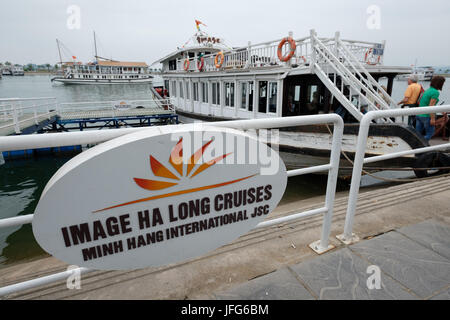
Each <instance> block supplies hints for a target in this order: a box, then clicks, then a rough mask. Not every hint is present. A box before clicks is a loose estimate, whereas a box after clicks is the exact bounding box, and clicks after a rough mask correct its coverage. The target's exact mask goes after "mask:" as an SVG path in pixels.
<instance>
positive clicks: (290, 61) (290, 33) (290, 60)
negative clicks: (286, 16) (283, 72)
mask: <svg viewBox="0 0 450 320" xmlns="http://www.w3.org/2000/svg"><path fill="white" fill-rule="evenodd" d="M288 35H289V38H291V39H294V32H292V31H289V33H288ZM293 57H295V54H294V56H293ZM286 64H287V65H288V66H289V67H291V66H292V58H291V59H289V61H288V62H287V63H286Z"/></svg>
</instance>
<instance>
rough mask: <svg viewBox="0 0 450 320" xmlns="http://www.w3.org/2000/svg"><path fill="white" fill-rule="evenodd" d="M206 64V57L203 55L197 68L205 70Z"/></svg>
mask: <svg viewBox="0 0 450 320" xmlns="http://www.w3.org/2000/svg"><path fill="white" fill-rule="evenodd" d="M204 66H205V59H204V58H203V57H201V58H200V59H199V60H198V61H197V69H198V70H199V71H202V70H203V67H204Z"/></svg>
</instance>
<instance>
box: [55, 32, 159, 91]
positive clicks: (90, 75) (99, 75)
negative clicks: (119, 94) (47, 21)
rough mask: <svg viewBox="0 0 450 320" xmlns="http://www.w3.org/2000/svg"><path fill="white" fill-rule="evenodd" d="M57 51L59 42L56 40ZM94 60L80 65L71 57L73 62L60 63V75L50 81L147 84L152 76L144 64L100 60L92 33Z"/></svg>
mask: <svg viewBox="0 0 450 320" xmlns="http://www.w3.org/2000/svg"><path fill="white" fill-rule="evenodd" d="M56 43H57V45H58V51H59V53H60V52H61V51H60V42H59V40H56ZM94 44H95V57H94V58H95V60H94V62H90V63H84V64H83V63H81V62H79V61H77V60H76V56H72V59H73V61H70V62H62V58H61V53H60V65H61V68H62V70H63V72H62V75H58V76H56V77H53V78H52V79H51V81H57V82H61V83H63V84H149V83H152V81H153V76H152V75H151V74H150V73H149V70H148V65H147V64H146V63H145V62H130V61H116V60H112V59H107V58H102V57H99V56H98V55H97V45H96V40H95V33H94Z"/></svg>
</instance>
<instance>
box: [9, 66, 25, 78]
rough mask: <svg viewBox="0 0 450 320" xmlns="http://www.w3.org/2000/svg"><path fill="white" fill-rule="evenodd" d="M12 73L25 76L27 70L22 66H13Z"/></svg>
mask: <svg viewBox="0 0 450 320" xmlns="http://www.w3.org/2000/svg"><path fill="white" fill-rule="evenodd" d="M11 74H12V75H13V76H23V75H25V72H24V71H23V67H22V66H13V67H12V68H11Z"/></svg>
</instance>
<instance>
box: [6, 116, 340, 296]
mask: <svg viewBox="0 0 450 320" xmlns="http://www.w3.org/2000/svg"><path fill="white" fill-rule="evenodd" d="M316 124H331V125H332V127H333V133H332V145H331V153H330V159H329V162H328V163H326V164H323V165H318V166H311V167H307V168H302V169H294V170H289V171H287V176H288V177H294V176H299V175H304V174H310V173H318V172H324V171H326V172H327V173H328V180H327V188H326V194H325V200H324V204H323V206H322V207H319V208H315V209H311V210H307V211H303V212H297V211H294V212H291V213H290V214H289V215H286V216H283V217H278V218H272V219H266V220H265V221H263V222H261V223H259V224H257V225H256V226H255V228H254V229H260V228H267V227H272V226H277V225H280V224H287V223H291V222H294V221H298V220H300V219H304V218H306V217H311V216H321V217H322V218H323V220H322V221H323V222H322V228H321V234H320V239H319V240H318V241H315V242H313V243H311V244H310V245H309V247H310V248H311V249H313V250H314V251H315V252H317V253H318V254H321V253H323V252H326V251H328V250H330V249H332V248H334V246H333V245H331V244H330V241H329V239H330V234H331V223H332V218H333V209H334V200H335V194H336V185H337V178H338V170H339V160H340V152H341V145H342V138H343V130H344V122H343V120H342V118H341V117H340V116H339V115H337V114H322V115H310V116H294V117H285V118H274V119H252V120H236V121H223V122H215V123H214V126H216V127H223V128H233V129H237V130H243V131H248V130H261V129H278V128H287V127H296V126H305V125H316ZM192 126H193V128H194V126H195V128H196V129H198V128H200V127H201V126H202V123H196V124H193V125H192ZM206 126H209V124H207V125H206ZM143 130H149V129H148V128H126V129H112V130H95V131H89V130H87V131H81V132H66V133H48V134H42V135H24V136H14V137H0V152H1V151H13V150H26V149H32V148H36V146H39V147H40V148H51V147H62V146H68V145H74V144H80V143H83V144H97V143H102V142H105V141H108V140H111V139H114V138H117V137H120V136H123V135H126V134H129V133H132V132H137V131H143ZM274 136H276V133H275V134H274ZM263 139H264V138H263ZM271 142H274V143H275V144H276V143H278V142H277V141H276V139H275V141H274V140H272V139H271ZM93 174H95V173H93ZM33 217H34V214H27V215H23V216H17V217H12V218H5V219H0V228H8V227H14V226H21V225H24V224H30V223H32V222H33ZM91 271H95V270H93V269H87V268H78V269H74V270H72V271H64V272H60V273H56V274H50V275H47V276H44V277H39V278H35V279H32V280H28V281H25V282H20V283H15V284H9V285H7V286H4V287H1V288H0V296H5V295H9V294H12V293H16V292H19V291H22V290H27V289H31V288H35V287H37V286H41V285H46V284H50V283H54V282H57V281H61V280H65V279H67V278H68V277H69V276H71V275H72V273H75V272H77V273H78V274H82V273H87V272H91Z"/></svg>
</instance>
